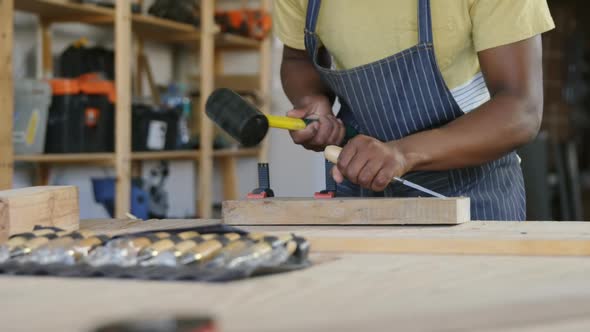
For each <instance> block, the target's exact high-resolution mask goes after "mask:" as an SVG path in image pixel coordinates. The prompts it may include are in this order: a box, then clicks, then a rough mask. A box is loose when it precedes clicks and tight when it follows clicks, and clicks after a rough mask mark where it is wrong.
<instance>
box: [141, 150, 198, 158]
mask: <svg viewBox="0 0 590 332" xmlns="http://www.w3.org/2000/svg"><path fill="white" fill-rule="evenodd" d="M131 159H132V160H197V159H199V151H198V150H179V151H148V152H133V153H132V154H131Z"/></svg>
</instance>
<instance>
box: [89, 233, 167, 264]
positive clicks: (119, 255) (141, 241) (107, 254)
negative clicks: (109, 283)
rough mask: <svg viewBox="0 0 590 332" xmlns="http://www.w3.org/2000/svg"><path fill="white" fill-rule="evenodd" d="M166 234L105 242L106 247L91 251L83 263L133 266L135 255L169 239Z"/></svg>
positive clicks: (153, 234)
mask: <svg viewBox="0 0 590 332" xmlns="http://www.w3.org/2000/svg"><path fill="white" fill-rule="evenodd" d="M170 235H171V234H170V233H168V232H156V233H149V234H141V235H137V236H126V237H122V238H117V239H114V240H111V241H109V242H107V244H106V245H104V246H102V247H98V248H96V249H95V250H93V251H92V252H91V253H90V254H89V255H88V257H86V258H85V262H86V263H88V264H90V265H92V266H101V265H109V264H115V265H135V264H136V263H137V254H138V253H139V252H140V251H141V250H142V249H144V248H146V247H148V246H150V245H151V244H152V243H154V242H157V241H160V240H162V239H165V238H168V237H170Z"/></svg>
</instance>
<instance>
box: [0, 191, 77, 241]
mask: <svg viewBox="0 0 590 332" xmlns="http://www.w3.org/2000/svg"><path fill="white" fill-rule="evenodd" d="M79 224H80V211H79V207H78V188H76V187H73V186H53V187H52V186H48V187H30V188H23V189H13V190H6V191H0V241H5V240H6V239H7V238H8V237H9V236H10V235H12V234H18V233H24V232H30V231H31V230H32V229H33V228H34V227H35V226H36V225H43V226H55V227H59V228H63V229H65V230H77V229H78V227H79Z"/></svg>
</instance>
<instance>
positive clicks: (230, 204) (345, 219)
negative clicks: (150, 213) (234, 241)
mask: <svg viewBox="0 0 590 332" xmlns="http://www.w3.org/2000/svg"><path fill="white" fill-rule="evenodd" d="M469 203H470V201H469V198H463V197H461V198H333V199H313V198H269V199H261V200H256V199H254V200H237V201H225V202H223V206H222V218H223V222H224V223H226V224H230V225H277V224H281V225H455V224H461V223H464V222H467V221H470V219H471V218H470V206H469Z"/></svg>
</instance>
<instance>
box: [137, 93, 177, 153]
mask: <svg viewBox="0 0 590 332" xmlns="http://www.w3.org/2000/svg"><path fill="white" fill-rule="evenodd" d="M179 118H180V110H177V109H173V110H159V109H156V108H154V107H152V106H149V105H143V104H135V105H133V112H132V139H131V141H132V144H131V145H132V149H133V151H162V150H175V149H176V146H177V144H176V142H177V137H178V119H179Z"/></svg>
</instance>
